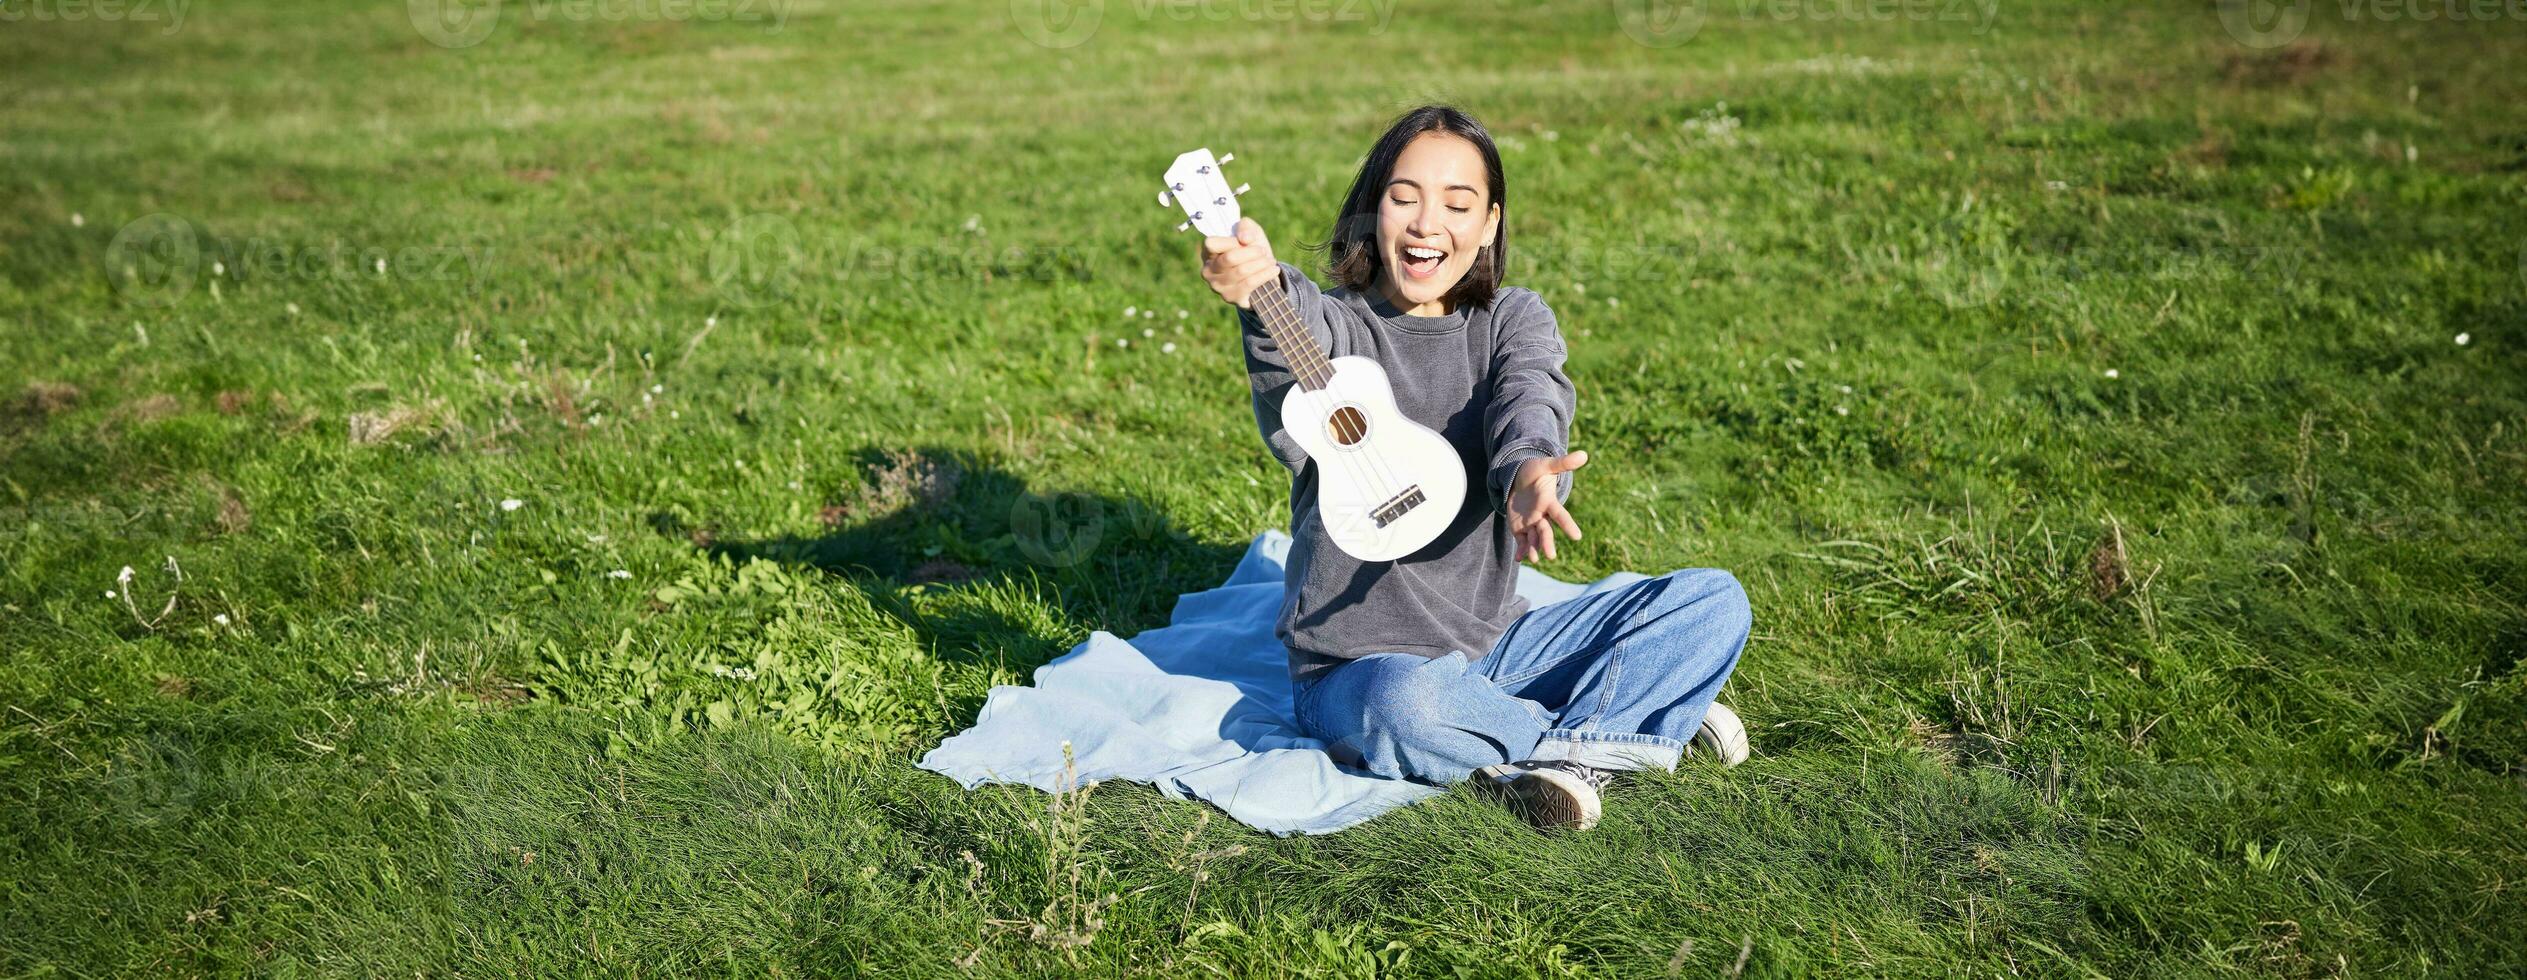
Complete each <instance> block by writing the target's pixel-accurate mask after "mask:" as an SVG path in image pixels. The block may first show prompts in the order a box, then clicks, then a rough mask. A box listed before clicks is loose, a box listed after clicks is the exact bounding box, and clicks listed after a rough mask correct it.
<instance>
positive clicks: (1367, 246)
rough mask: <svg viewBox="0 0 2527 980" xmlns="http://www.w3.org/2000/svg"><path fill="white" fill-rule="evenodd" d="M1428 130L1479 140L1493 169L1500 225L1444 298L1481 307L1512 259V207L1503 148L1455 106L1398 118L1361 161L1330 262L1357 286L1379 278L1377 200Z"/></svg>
mask: <svg viewBox="0 0 2527 980" xmlns="http://www.w3.org/2000/svg"><path fill="white" fill-rule="evenodd" d="M1423 133H1446V134H1448V135H1450V136H1455V137H1457V138H1459V139H1462V140H1465V141H1466V142H1468V143H1472V144H1474V150H1475V152H1477V153H1480V154H1482V156H1483V169H1484V171H1485V172H1486V173H1487V174H1488V177H1487V179H1486V180H1485V181H1484V183H1485V184H1486V185H1487V187H1488V189H1489V193H1488V194H1487V195H1486V197H1488V198H1489V203H1490V204H1491V205H1492V206H1493V207H1498V208H1500V209H1501V219H1500V227H1499V228H1497V229H1495V234H1494V236H1493V237H1492V243H1491V244H1490V245H1486V246H1483V248H1482V249H1481V250H1480V251H1478V252H1476V253H1474V266H1473V268H1470V269H1467V270H1465V278H1463V279H1460V280H1457V284H1456V285H1455V286H1453V287H1450V288H1449V290H1448V295H1447V296H1446V297H1445V298H1446V299H1447V301H1448V304H1449V305H1450V306H1451V307H1452V308H1453V307H1463V306H1469V305H1470V306H1481V305H1483V304H1485V303H1489V302H1491V301H1492V293H1493V292H1494V291H1496V290H1498V289H1499V288H1500V282H1501V276H1502V274H1503V271H1504V269H1505V268H1506V267H1507V266H1508V260H1509V211H1508V201H1507V196H1508V195H1507V188H1506V187H1505V185H1504V181H1503V179H1502V176H1501V172H1500V148H1499V147H1497V146H1494V145H1493V144H1492V134H1491V133H1490V132H1488V131H1486V130H1484V129H1483V124H1482V123H1480V122H1478V121H1476V120H1475V118H1474V117H1473V116H1471V115H1468V114H1466V112H1465V111H1464V110H1462V109H1459V108H1457V107H1455V106H1445V105H1426V106H1422V107H1421V108H1419V109H1415V110H1413V111H1411V112H1407V113H1405V114H1403V115H1402V116H1400V117H1397V118H1396V120H1395V124H1394V125H1392V126H1389V127H1387V129H1386V135H1384V136H1380V137H1378V142H1377V145H1375V146H1372V147H1370V148H1369V156H1368V158H1367V159H1364V160H1362V161H1360V175H1359V176H1357V177H1354V178H1352V179H1351V193H1349V194H1346V195H1344V196H1343V202H1342V212H1341V213H1340V214H1338V215H1336V216H1335V217H1334V233H1333V235H1332V236H1330V237H1328V238H1327V239H1326V240H1325V245H1324V249H1325V252H1326V266H1327V269H1328V271H1329V273H1330V274H1331V275H1332V276H1333V277H1334V279H1335V280H1337V281H1339V282H1341V283H1342V284H1343V285H1345V286H1349V287H1351V288H1352V289H1353V290H1355V291H1357V290H1364V289H1367V288H1369V286H1370V284H1371V283H1374V282H1376V281H1377V278H1378V270H1379V269H1380V268H1381V267H1382V266H1383V265H1384V264H1385V261H1386V257H1385V256H1383V255H1380V254H1378V202H1379V200H1380V199H1381V198H1383V197H1384V196H1385V195H1386V183H1387V181H1389V180H1393V179H1394V178H1395V161H1396V159H1397V158H1399V157H1402V156H1403V155H1404V147H1405V146H1407V145H1410V144H1411V143H1412V142H1413V140H1414V139H1415V138H1417V137H1419V136H1421V135H1422V134H1423Z"/></svg>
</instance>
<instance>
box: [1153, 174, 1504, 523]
mask: <svg viewBox="0 0 2527 980" xmlns="http://www.w3.org/2000/svg"><path fill="white" fill-rule="evenodd" d="M1234 158H1235V155H1234V154H1231V155H1229V156H1224V157H1221V158H1219V159H1217V160H1214V159H1212V158H1211V151H1210V150H1208V149H1202V150H1195V151H1193V152H1191V153H1187V154H1184V155H1182V156H1179V157H1177V158H1176V163H1175V165H1174V166H1171V167H1168V168H1167V189H1166V190H1163V191H1160V192H1159V193H1158V203H1159V204H1161V205H1164V204H1166V203H1168V201H1169V199H1170V198H1171V197H1172V198H1173V199H1174V201H1175V203H1176V205H1177V206H1179V207H1182V208H1183V209H1184V211H1185V215H1186V216H1187V217H1188V218H1190V219H1192V220H1190V221H1187V222H1185V224H1182V225H1177V226H1176V230H1177V231H1183V230H1185V228H1186V227H1187V226H1191V227H1194V228H1198V229H1201V231H1202V233H1203V234H1205V235H1217V236H1225V237H1235V236H1236V235H1237V218H1238V214H1239V212H1238V209H1237V195H1239V194H1242V193H1245V191H1246V188H1244V187H1242V186H1241V187H1239V188H1237V189H1236V190H1233V191H1232V190H1230V189H1229V187H1228V179H1227V178H1226V177H1224V176H1222V175H1221V173H1220V164H1223V163H1226V162H1228V161H1229V160H1231V159H1234ZM1247 302H1248V303H1249V304H1250V305H1252V306H1253V307H1254V310H1255V317H1256V318H1257V319H1259V320H1261V321H1263V325H1264V329H1265V330H1267V331H1269V332H1270V333H1271V334H1272V341H1273V343H1274V344H1276V345H1278V346H1279V347H1280V348H1281V356H1282V358H1283V359H1284V360H1286V361H1287V362H1288V363H1289V365H1290V373H1291V374H1292V375H1293V376H1295V377H1296V378H1297V380H1298V384H1297V386H1296V387H1294V388H1292V389H1291V391H1290V393H1289V395H1287V396H1285V397H1283V398H1282V399H1281V428H1282V429H1283V430H1284V431H1287V432H1288V433H1289V434H1290V438H1291V440H1292V441H1294V442H1297V443H1298V444H1299V448H1301V449H1304V450H1306V451H1307V456H1308V458H1309V459H1311V460H1314V461H1315V462H1316V514H1317V517H1318V518H1319V519H1320V520H1321V521H1322V522H1323V523H1324V525H1325V534H1326V536H1327V537H1330V538H1332V539H1333V540H1334V545H1335V546H1336V547H1339V548H1341V549H1342V550H1343V551H1344V552H1345V553H1347V554H1349V555H1351V556H1352V557H1354V558H1358V559H1360V560H1361V561H1392V560H1394V559H1397V558H1402V557H1404V556H1405V555H1409V554H1412V553H1413V552H1415V551H1419V550H1421V548H1422V546H1424V545H1427V544H1429V543H1430V542H1431V541H1432V540H1433V539H1436V538H1437V537H1439V532H1441V531H1444V530H1447V528H1448V524H1449V523H1450V522H1452V521H1454V520H1456V516H1457V508H1458V507H1459V506H1461V505H1462V504H1464V503H1465V463H1464V462H1463V461H1462V460H1460V459H1458V458H1457V453H1456V448H1455V447H1453V446H1450V445H1448V440H1447V439H1446V438H1444V437H1442V436H1440V435H1439V434H1438V433H1436V432H1432V431H1430V430H1429V429H1428V428H1425V427H1423V426H1422V425H1421V424H1419V423H1417V422H1414V421H1413V420H1411V419H1409V418H1405V417H1404V413H1403V411H1402V410H1400V409H1398V408H1396V407H1395V389H1394V388H1393V387H1391V386H1389V385H1388V384H1387V380H1386V369H1384V368H1381V367H1379V366H1378V362H1376V361H1372V360H1370V359H1368V358H1365V357H1336V358H1331V359H1328V358H1327V357H1326V356H1325V351H1324V349H1323V348H1321V347H1318V346H1317V344H1316V338H1315V337H1314V336H1313V335H1311V334H1309V333H1308V332H1307V325H1306V324H1304V323H1301V322H1299V315H1298V311H1297V310H1295V309H1293V308H1291V306H1290V295H1289V293H1288V292H1287V291H1285V290H1283V289H1282V288H1281V280H1280V279H1279V278H1277V277H1276V278H1274V279H1273V280H1272V281H1271V282H1268V283H1265V284H1264V285H1263V287H1262V288H1260V289H1257V290H1255V292H1254V295H1253V296H1251V297H1249V298H1248V300H1247Z"/></svg>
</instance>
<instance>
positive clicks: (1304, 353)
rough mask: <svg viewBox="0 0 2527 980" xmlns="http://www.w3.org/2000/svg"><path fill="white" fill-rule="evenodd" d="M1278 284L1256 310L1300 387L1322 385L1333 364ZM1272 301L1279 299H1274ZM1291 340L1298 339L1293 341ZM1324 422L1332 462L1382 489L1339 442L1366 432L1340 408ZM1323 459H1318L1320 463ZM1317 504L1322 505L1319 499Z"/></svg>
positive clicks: (1358, 481) (1371, 487)
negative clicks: (1330, 434)
mask: <svg viewBox="0 0 2527 980" xmlns="http://www.w3.org/2000/svg"><path fill="white" fill-rule="evenodd" d="M1280 286H1281V284H1280V283H1278V282H1273V283H1268V284H1267V285H1266V289H1267V292H1266V295H1265V296H1264V297H1263V300H1264V301H1263V302H1262V303H1260V304H1258V313H1259V314H1260V315H1261V316H1262V317H1263V318H1264V323H1265V325H1266V326H1267V327H1268V328H1270V330H1271V332H1273V333H1275V334H1277V336H1275V337H1274V338H1273V339H1274V340H1275V341H1276V342H1277V343H1278V344H1279V346H1280V348H1281V353H1282V361H1283V362H1284V363H1285V364H1287V365H1289V367H1290V369H1291V373H1292V374H1294V375H1296V376H1297V377H1298V379H1299V381H1300V382H1301V387H1302V388H1305V387H1308V386H1309V385H1311V384H1312V385H1313V386H1314V387H1317V388H1323V387H1325V386H1326V385H1327V384H1329V383H1330V382H1331V381H1332V380H1333V373H1334V372H1333V365H1332V364H1331V363H1329V362H1327V361H1326V360H1325V359H1324V357H1323V353H1322V352H1321V351H1317V350H1315V343H1314V340H1315V338H1314V337H1312V336H1310V335H1309V334H1307V333H1305V332H1303V331H1305V330H1306V325H1305V324H1303V323H1300V322H1298V320H1297V316H1296V314H1295V313H1294V312H1292V311H1291V310H1290V308H1289V306H1288V305H1287V303H1286V300H1287V291H1285V290H1283V289H1281V288H1280ZM1275 300H1281V301H1282V302H1275ZM1294 339H1295V340H1298V341H1301V342H1300V343H1292V342H1291V341H1293V340H1294ZM1327 421H1328V422H1329V423H1330V424H1331V425H1332V426H1333V428H1334V430H1335V432H1334V435H1335V436H1336V439H1337V443H1338V445H1337V446H1336V447H1335V448H1334V450H1333V452H1332V454H1331V455H1333V456H1334V457H1335V459H1334V460H1333V465H1334V466H1335V467H1339V468H1340V469H1341V470H1342V472H1343V473H1344V475H1346V476H1348V477H1349V478H1350V479H1351V480H1352V481H1353V482H1354V483H1356V484H1359V485H1361V486H1363V487H1366V488H1368V489H1369V490H1370V491H1371V493H1373V494H1375V493H1381V492H1383V491H1384V490H1385V489H1386V487H1384V486H1383V485H1381V484H1382V482H1383V481H1381V480H1379V479H1378V478H1377V477H1376V476H1375V475H1374V474H1371V473H1366V472H1363V469H1362V461H1360V460H1356V459H1352V458H1350V457H1351V453H1349V452H1347V451H1345V450H1344V449H1342V448H1341V446H1340V445H1339V443H1340V441H1341V440H1342V439H1346V438H1347V439H1350V440H1352V441H1354V442H1357V441H1358V440H1360V439H1361V438H1362V437H1364V436H1366V435H1367V432H1366V430H1364V429H1361V428H1359V427H1358V426H1356V425H1347V424H1345V422H1344V421H1343V419H1342V416H1341V414H1340V413H1339V411H1338V412H1337V413H1336V414H1334V415H1331V416H1329V417H1328V418H1327ZM1323 462H1324V461H1322V460H1320V461H1319V463H1320V465H1322V463H1323ZM1319 503H1320V506H1321V503H1322V501H1321V498H1320V501H1319Z"/></svg>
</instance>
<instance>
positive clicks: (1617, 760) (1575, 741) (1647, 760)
mask: <svg viewBox="0 0 2527 980" xmlns="http://www.w3.org/2000/svg"><path fill="white" fill-rule="evenodd" d="M1684 753H1685V743H1683V742H1679V741H1677V740H1675V739H1672V738H1668V737H1667V736H1664V735H1643V734H1636V733H1629V732H1584V731H1579V730H1577V729H1570V728H1556V729H1553V730H1551V731H1548V732H1545V733H1544V741H1541V742H1538V743H1536V750H1535V754H1534V755H1532V756H1529V758H1532V759H1537V760H1541V761H1548V762H1549V761H1551V760H1554V759H1569V760H1571V761H1573V762H1577V763H1580V764H1581V765H1585V766H1588V767H1590V768H1594V769H1604V770H1609V771H1612V770H1624V769H1665V770H1667V771H1669V772H1674V771H1676V760H1677V759H1678V758H1680V757H1682V756H1683V755H1684Z"/></svg>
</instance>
